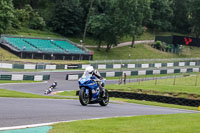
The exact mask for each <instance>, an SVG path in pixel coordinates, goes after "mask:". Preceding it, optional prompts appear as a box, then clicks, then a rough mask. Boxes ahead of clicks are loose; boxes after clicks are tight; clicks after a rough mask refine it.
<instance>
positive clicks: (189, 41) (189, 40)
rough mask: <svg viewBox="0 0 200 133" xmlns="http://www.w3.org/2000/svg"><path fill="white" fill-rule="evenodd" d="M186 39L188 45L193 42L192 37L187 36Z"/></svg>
mask: <svg viewBox="0 0 200 133" xmlns="http://www.w3.org/2000/svg"><path fill="white" fill-rule="evenodd" d="M184 40H185V44H186V45H189V44H190V43H191V42H192V39H191V38H187V37H185V38H184Z"/></svg>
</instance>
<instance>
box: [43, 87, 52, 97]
mask: <svg viewBox="0 0 200 133" xmlns="http://www.w3.org/2000/svg"><path fill="white" fill-rule="evenodd" d="M52 91H53V87H49V89H47V90H45V92H44V94H45V95H48V94H50V93H51V92H52Z"/></svg>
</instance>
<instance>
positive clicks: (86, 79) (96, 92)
mask: <svg viewBox="0 0 200 133" xmlns="http://www.w3.org/2000/svg"><path fill="white" fill-rule="evenodd" d="M78 82H79V88H80V91H79V101H80V103H81V104H82V105H83V106H87V104H95V103H99V104H100V105H101V106H107V105H108V103H109V95H108V91H107V90H106V89H105V95H104V96H103V92H102V89H100V87H104V84H105V79H103V80H98V79H97V78H96V77H95V76H86V75H83V76H82V77H81V78H80V79H79V81H78Z"/></svg>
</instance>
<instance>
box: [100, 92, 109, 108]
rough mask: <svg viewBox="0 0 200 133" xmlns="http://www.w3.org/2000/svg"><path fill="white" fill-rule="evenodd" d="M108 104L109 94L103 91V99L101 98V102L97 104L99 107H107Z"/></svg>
mask: <svg viewBox="0 0 200 133" xmlns="http://www.w3.org/2000/svg"><path fill="white" fill-rule="evenodd" d="M108 103H109V94H108V91H107V90H105V97H103V98H102V100H101V101H100V102H99V104H100V105H101V106H107V105H108Z"/></svg>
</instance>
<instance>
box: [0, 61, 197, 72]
mask: <svg viewBox="0 0 200 133" xmlns="http://www.w3.org/2000/svg"><path fill="white" fill-rule="evenodd" d="M89 65H91V66H93V67H94V68H95V69H102V70H103V69H123V68H128V69H135V68H143V69H147V68H162V67H189V66H191V67H192V66H193V67H194V66H200V61H199V60H193V61H184V62H183V61H182V62H168V63H150V64H147V63H144V64H131V63H129V64H74V65H63V64H59V65H47V64H46V65H45V64H9V63H0V68H8V69H32V70H37V69H43V70H56V69H85V68H86V67H87V66H89Z"/></svg>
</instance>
